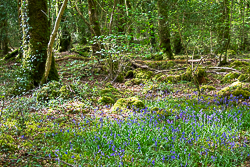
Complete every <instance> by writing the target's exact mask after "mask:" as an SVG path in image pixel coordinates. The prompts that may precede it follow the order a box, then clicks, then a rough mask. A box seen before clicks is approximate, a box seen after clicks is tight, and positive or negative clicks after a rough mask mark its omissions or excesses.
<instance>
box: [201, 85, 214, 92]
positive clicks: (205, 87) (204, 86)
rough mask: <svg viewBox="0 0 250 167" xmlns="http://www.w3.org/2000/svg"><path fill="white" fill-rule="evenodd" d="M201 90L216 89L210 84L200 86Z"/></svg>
mask: <svg viewBox="0 0 250 167" xmlns="http://www.w3.org/2000/svg"><path fill="white" fill-rule="evenodd" d="M200 89H201V91H212V90H216V89H215V87H213V86H211V85H203V86H201V87H200Z"/></svg>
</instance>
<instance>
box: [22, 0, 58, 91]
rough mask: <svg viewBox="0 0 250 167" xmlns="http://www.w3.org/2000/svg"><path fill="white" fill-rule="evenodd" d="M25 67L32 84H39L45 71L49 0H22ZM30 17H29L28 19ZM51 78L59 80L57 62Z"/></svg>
mask: <svg viewBox="0 0 250 167" xmlns="http://www.w3.org/2000/svg"><path fill="white" fill-rule="evenodd" d="M21 3H22V4H21V16H22V32H23V69H24V72H25V73H27V74H28V78H27V79H29V80H30V81H31V82H32V84H34V85H35V86H38V85H39V83H40V81H41V79H42V77H43V75H44V72H45V63H46V59H47V44H48V42H49V21H48V17H47V16H46V13H48V6H47V0H39V1H38V0H22V2H21ZM28 18H29V19H28ZM52 65H53V67H51V68H52V69H53V70H52V71H51V73H50V75H49V79H51V80H58V79H59V77H58V73H57V70H56V68H55V63H54V64H53V63H52Z"/></svg>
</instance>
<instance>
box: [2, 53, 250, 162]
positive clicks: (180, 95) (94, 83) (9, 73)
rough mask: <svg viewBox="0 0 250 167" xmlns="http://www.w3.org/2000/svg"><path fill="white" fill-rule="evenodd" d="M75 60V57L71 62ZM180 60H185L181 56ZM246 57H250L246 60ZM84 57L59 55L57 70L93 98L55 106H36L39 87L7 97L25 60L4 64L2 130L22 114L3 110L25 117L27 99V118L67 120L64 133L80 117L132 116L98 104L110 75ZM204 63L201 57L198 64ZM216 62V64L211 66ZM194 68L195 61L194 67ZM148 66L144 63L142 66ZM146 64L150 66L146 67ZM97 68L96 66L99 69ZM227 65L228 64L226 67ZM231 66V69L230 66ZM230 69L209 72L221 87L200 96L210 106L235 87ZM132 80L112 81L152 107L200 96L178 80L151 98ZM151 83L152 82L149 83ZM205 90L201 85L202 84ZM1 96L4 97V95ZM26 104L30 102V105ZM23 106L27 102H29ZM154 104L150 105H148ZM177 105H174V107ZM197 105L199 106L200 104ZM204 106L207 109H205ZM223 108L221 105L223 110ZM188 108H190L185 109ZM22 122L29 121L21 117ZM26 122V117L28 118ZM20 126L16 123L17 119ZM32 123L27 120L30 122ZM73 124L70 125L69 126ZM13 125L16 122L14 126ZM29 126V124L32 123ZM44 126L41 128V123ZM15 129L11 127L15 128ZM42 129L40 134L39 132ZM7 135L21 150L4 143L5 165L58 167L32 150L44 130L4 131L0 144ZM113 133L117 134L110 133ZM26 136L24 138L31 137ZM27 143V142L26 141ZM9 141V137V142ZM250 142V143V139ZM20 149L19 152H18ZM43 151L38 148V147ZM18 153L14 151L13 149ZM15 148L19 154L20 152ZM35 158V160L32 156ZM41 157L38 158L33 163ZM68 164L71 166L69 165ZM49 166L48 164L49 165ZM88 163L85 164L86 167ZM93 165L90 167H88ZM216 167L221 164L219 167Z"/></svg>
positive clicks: (212, 82) (213, 82) (213, 83)
mask: <svg viewBox="0 0 250 167" xmlns="http://www.w3.org/2000/svg"><path fill="white" fill-rule="evenodd" d="M72 57H73V58H72ZM180 57H181V56H180ZM233 58H236V56H231V57H230V59H233ZM246 58H247V59H246ZM249 58H250V54H245V55H242V56H237V59H246V61H249V60H250V59H249ZM86 59H88V58H85V57H80V56H76V53H70V52H64V53H60V54H58V53H57V54H56V62H57V68H58V72H59V75H60V76H62V77H61V82H62V83H63V84H66V85H70V84H71V83H73V82H76V81H77V83H78V84H79V85H80V84H81V85H85V87H84V88H85V89H86V93H87V94H88V93H89V95H87V96H84V98H85V99H82V100H81V99H79V98H78V97H77V96H75V97H73V98H71V99H70V100H65V101H61V102H60V103H56V104H55V105H54V104H53V103H52V102H51V103H50V102H48V103H39V104H38V103H37V102H35V100H34V99H33V98H34V97H33V96H34V93H35V92H36V91H37V90H38V89H39V88H37V89H34V90H32V91H30V92H28V93H26V94H24V95H22V96H18V97H7V96H6V95H4V93H6V92H7V90H8V89H10V88H11V87H13V84H14V82H15V76H17V75H18V71H19V69H20V62H19V61H16V60H9V61H6V62H4V61H2V60H0V64H1V66H0V96H2V95H3V96H5V97H3V98H2V99H1V101H0V102H1V103H0V111H1V116H0V119H2V121H1V122H2V123H1V122H0V127H3V125H4V123H8V122H9V124H11V121H9V120H8V119H12V118H13V117H14V118H15V119H16V118H19V117H18V116H17V115H15V114H14V115H15V116H11V115H8V116H7V115H4V114H3V111H4V110H6V111H7V110H8V111H13V113H14V112H15V111H18V113H17V114H18V115H19V116H20V114H21V115H22V114H24V113H22V112H19V110H20V108H22V107H24V108H25V106H22V104H21V103H24V101H22V100H26V101H27V99H32V100H31V101H30V102H27V105H29V108H28V109H27V110H26V111H28V115H27V116H28V117H31V115H36V116H37V117H41V118H42V117H44V116H46V117H47V122H49V121H52V122H53V121H55V120H56V119H58V118H61V119H63V122H64V123H65V124H64V125H63V127H62V128H63V129H67V128H68V126H69V127H70V126H71V124H73V123H72V122H74V123H75V122H79V123H80V122H81V121H82V119H83V118H82V117H81V116H80V114H84V117H85V116H86V117H93V116H94V117H102V118H104V117H109V118H111V119H114V120H115V119H122V118H123V117H129V115H128V114H126V113H125V114H122V115H121V114H119V113H117V114H116V113H113V112H112V111H111V105H103V104H100V103H98V100H97V99H98V97H99V93H98V92H99V91H100V90H102V89H104V88H105V84H106V82H107V75H106V74H103V73H102V72H101V70H100V69H99V70H97V72H93V69H92V68H88V69H87V70H86V68H85V67H86V66H88V65H89V66H92V65H93V64H95V63H96V62H95V61H92V60H91V59H90V60H88V61H86ZM208 59H213V58H208ZM198 60H199V59H197V61H198ZM142 61H144V60H139V61H138V62H140V63H142ZM175 61H176V62H177V63H176V66H175V68H182V67H186V65H185V63H184V64H183V63H182V62H183V61H185V60H182V59H180V60H179V61H180V62H181V63H178V60H175ZM210 63H211V64H210ZM210 63H209V64H207V63H206V62H204V63H202V64H201V65H200V66H201V67H207V66H209V67H213V66H216V64H217V62H216V61H211V62H210ZM190 64H191V63H190ZM142 65H143V63H142ZM144 65H145V64H144ZM96 66H97V65H96ZM195 66H196V63H194V67H195ZM225 67H226V66H225ZM227 67H230V65H228V66H227ZM230 68H231V67H230ZM237 70H239V71H241V70H244V67H239V68H237ZM184 71H185V70H176V71H172V72H170V73H171V75H178V74H181V73H183V72H184ZM230 71H231V70H226V71H224V72H216V73H207V78H208V81H207V82H206V83H203V84H205V85H211V86H214V87H215V88H216V90H212V91H205V92H203V93H202V94H201V96H203V97H204V99H205V98H206V99H207V98H210V97H211V102H212V99H213V98H212V97H215V96H216V93H217V92H218V91H219V90H221V89H222V88H223V87H225V86H228V85H230V83H231V82H230V83H221V80H222V78H223V77H224V76H225V75H226V74H227V73H229V72H230ZM128 80H131V79H125V81H124V83H116V82H112V85H113V87H114V88H116V89H118V90H119V91H120V92H126V91H128V93H124V94H123V95H122V97H131V96H137V97H139V99H147V100H148V101H151V102H152V104H153V102H154V101H157V100H159V99H160V98H164V97H167V96H168V97H169V96H171V99H175V100H174V101H175V103H176V104H175V105H176V106H177V105H181V103H182V102H181V101H180V102H178V99H189V98H190V97H193V99H195V98H197V88H196V87H195V85H194V84H193V83H192V82H178V83H175V84H173V83H169V84H167V86H166V85H163V86H162V87H164V86H165V87H166V88H168V89H169V88H170V89H171V93H167V94H163V93H162V92H158V91H155V92H152V93H151V94H150V97H148V96H147V95H146V94H145V93H143V90H144V86H145V84H140V85H132V86H126V85H125V82H126V81H128ZM148 82H151V81H148ZM152 84H155V83H154V82H152ZM200 86H202V85H200ZM1 94H2V95H1ZM86 102H88V103H89V104H86ZM25 103H26V102H25ZM25 103H24V104H25ZM83 103H84V106H85V109H84V112H83V111H81V112H80V113H74V112H73V113H72V112H70V111H71V110H72V109H71V108H73V110H74V106H79V105H81V104H83ZM242 103H248V105H249V104H250V100H249V99H246V100H239V101H238V103H237V105H238V106H240V105H241V104H242ZM148 104H149V103H148ZM175 105H174V106H175ZM154 106H157V105H156V104H153V105H152V107H154ZM197 106H199V105H198V103H197ZM199 107H201V110H202V106H199ZM220 107H221V106H220ZM184 108H185V106H184ZM63 110H65V111H67V112H63ZM96 111H102V112H101V114H100V113H98V114H97V112H96ZM20 118H24V116H23V117H20ZM26 119H27V118H26ZM14 122H15V121H14ZM27 122H28V121H27ZM69 122H71V123H69ZM12 123H13V122H12ZM27 126H28V125H27ZM41 126H42V125H41ZM43 126H44V128H45V131H47V130H48V129H49V128H51V127H53V125H52V124H49V125H46V126H45V125H43ZM10 127H11V126H10ZM36 131H37V132H36ZM249 132H250V130H249V129H248V130H246V131H245V133H247V134H248V135H249ZM5 133H6V134H8V135H10V136H11V137H12V138H10V139H9V140H11V143H12V144H13V145H16V146H8V147H7V146H5V145H2V146H1V145H0V150H1V149H2V150H3V153H0V165H3V166H6V164H8V165H9V166H15V165H17V164H20V165H24V164H25V165H26V166H27V165H28V166H30V165H31V166H32V164H29V163H28V162H27V161H29V160H30V158H31V159H32V162H33V161H34V162H35V161H36V162H38V163H39V164H40V165H41V166H56V165H57V166H58V164H57V162H56V161H55V160H53V158H51V157H50V154H49V152H46V151H44V150H43V153H39V151H37V153H36V151H34V150H33V151H32V149H31V148H32V144H31V143H33V142H31V141H30V140H33V139H34V138H35V136H36V135H37V136H39V135H40V134H41V135H42V133H43V132H42V131H39V130H35V131H32V128H31V130H30V129H29V128H27V127H26V130H25V133H23V135H21V134H22V132H17V134H16V132H15V129H13V127H12V129H11V128H10V129H8V128H7V129H4V128H2V129H1V130H0V135H1V138H0V144H3V143H4V139H5V138H4V137H3V134H5ZM28 133H31V134H32V135H34V136H32V135H31V136H28V135H27V134H28ZM111 133H112V132H111ZM26 135H27V137H26V139H25V137H22V136H26ZM24 139H25V140H26V141H25V142H24V141H22V140H24ZM6 140H8V139H6ZM248 140H250V136H248ZM21 143H26V145H25V144H21ZM19 145H20V148H19ZM21 145H22V146H21ZM37 147H38V146H37ZM248 147H250V145H249V143H248ZM28 148H29V151H27V149H28ZM13 149H14V150H13ZM15 149H16V150H15ZM44 154H46V156H45V158H44ZM33 155H34V156H33ZM34 159H36V160H34ZM62 163H64V165H68V166H73V165H70V164H72V163H73V161H68V162H66V161H65V160H64V162H63V161H62ZM67 163H69V164H67ZM44 164H46V165H44ZM85 165H86V164H85ZM88 166H91V165H88ZM197 166H204V164H197ZM207 166H213V165H211V164H210V165H207ZM215 166H216V165H215ZM237 166H250V156H248V157H247V158H246V159H245V160H244V162H241V163H238V165H237Z"/></svg>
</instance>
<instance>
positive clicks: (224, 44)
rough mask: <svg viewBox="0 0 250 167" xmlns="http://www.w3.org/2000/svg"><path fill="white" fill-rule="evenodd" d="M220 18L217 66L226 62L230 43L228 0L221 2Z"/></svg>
mask: <svg viewBox="0 0 250 167" xmlns="http://www.w3.org/2000/svg"><path fill="white" fill-rule="evenodd" d="M221 7H222V18H221V25H220V27H219V40H218V41H219V46H220V47H219V50H218V51H219V53H220V57H219V66H222V65H225V64H227V59H228V58H227V57H228V56H227V49H228V47H229V44H230V19H229V1H228V0H224V1H223V2H222V4H221Z"/></svg>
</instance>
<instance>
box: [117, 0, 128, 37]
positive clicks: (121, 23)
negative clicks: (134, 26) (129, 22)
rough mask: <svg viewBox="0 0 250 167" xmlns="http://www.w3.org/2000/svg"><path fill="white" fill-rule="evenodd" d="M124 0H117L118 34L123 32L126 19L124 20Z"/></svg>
mask: <svg viewBox="0 0 250 167" xmlns="http://www.w3.org/2000/svg"><path fill="white" fill-rule="evenodd" d="M124 9H125V0H118V11H117V13H118V19H117V20H118V24H117V25H118V33H119V34H123V35H124V34H125V24H126V20H125V12H124Z"/></svg>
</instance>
